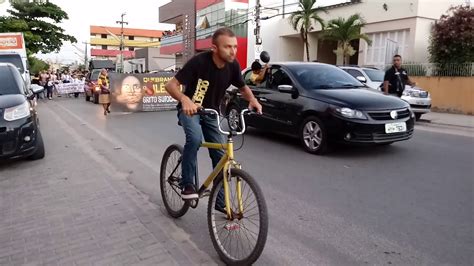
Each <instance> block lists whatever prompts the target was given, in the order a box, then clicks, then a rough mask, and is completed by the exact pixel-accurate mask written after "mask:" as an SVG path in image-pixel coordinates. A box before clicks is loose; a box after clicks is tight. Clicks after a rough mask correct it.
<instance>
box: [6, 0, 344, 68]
mask: <svg viewBox="0 0 474 266" xmlns="http://www.w3.org/2000/svg"><path fill="white" fill-rule="evenodd" d="M189 1H192V0H189ZM345 1H347V0H318V1H317V3H320V4H321V5H329V4H335V3H338V2H345ZM50 2H52V3H54V4H56V5H58V6H60V7H61V8H62V9H63V10H64V11H65V12H66V13H67V14H68V15H69V20H66V21H64V22H63V23H61V26H62V27H63V29H65V30H66V33H67V34H69V35H73V36H74V37H76V39H77V41H78V42H77V43H76V44H74V45H72V44H70V43H65V44H64V45H63V47H62V48H61V51H60V52H59V53H51V54H38V55H37V56H38V57H39V58H42V59H49V60H52V62H54V63H62V64H69V63H73V62H75V61H78V62H83V61H84V48H85V44H83V43H82V42H88V41H89V40H90V38H89V34H90V33H89V26H90V25H100V26H112V27H119V26H120V25H119V24H116V21H117V20H120V15H121V14H122V13H124V12H125V13H126V16H125V17H124V20H125V21H127V22H128V23H129V24H128V25H127V26H126V27H130V28H139V29H154V30H169V29H173V28H174V25H170V24H162V23H159V22H158V21H159V18H158V14H159V9H158V8H159V7H160V6H162V5H164V4H167V3H169V2H171V0H132V1H125V0H80V1H77V0H50ZM252 2H254V0H253V1H252V0H251V1H250V3H252ZM261 2H262V5H263V6H266V5H268V6H277V5H278V4H281V3H282V2H283V1H282V0H262V1H261ZM294 2H297V0H285V3H287V4H290V3H294ZM8 8H10V4H9V1H8V0H0V16H1V15H7V14H8V13H7V12H6V10H7V9H8Z"/></svg>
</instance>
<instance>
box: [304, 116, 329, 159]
mask: <svg viewBox="0 0 474 266" xmlns="http://www.w3.org/2000/svg"><path fill="white" fill-rule="evenodd" d="M299 137H300V141H301V144H302V145H303V147H304V149H305V150H306V151H307V152H309V153H312V154H318V155H322V154H325V153H326V152H327V151H328V138H327V131H326V127H325V126H324V124H323V123H322V122H321V120H320V119H319V118H317V117H315V116H309V117H307V118H306V119H304V121H303V123H301V127H300V133H299Z"/></svg>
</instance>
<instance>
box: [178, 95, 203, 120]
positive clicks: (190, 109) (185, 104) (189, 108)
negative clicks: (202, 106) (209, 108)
mask: <svg viewBox="0 0 474 266" xmlns="http://www.w3.org/2000/svg"><path fill="white" fill-rule="evenodd" d="M181 107H182V109H183V112H184V114H185V115H188V116H192V115H194V114H196V113H197V111H198V108H199V106H198V105H196V104H195V103H193V101H191V99H189V97H188V96H186V95H184V96H183V97H182V98H181Z"/></svg>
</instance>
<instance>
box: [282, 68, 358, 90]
mask: <svg viewBox="0 0 474 266" xmlns="http://www.w3.org/2000/svg"><path fill="white" fill-rule="evenodd" d="M290 71H291V72H292V73H293V75H295V76H296V79H297V80H298V82H299V83H300V84H301V85H302V86H303V87H304V88H305V89H307V90H321V89H347V88H351V89H352V88H359V87H364V85H363V84H362V83H360V82H359V81H358V80H356V79H355V78H354V77H352V76H351V75H349V74H347V73H346V72H345V71H344V70H342V69H340V68H338V67H335V66H330V65H322V64H301V65H293V66H290Z"/></svg>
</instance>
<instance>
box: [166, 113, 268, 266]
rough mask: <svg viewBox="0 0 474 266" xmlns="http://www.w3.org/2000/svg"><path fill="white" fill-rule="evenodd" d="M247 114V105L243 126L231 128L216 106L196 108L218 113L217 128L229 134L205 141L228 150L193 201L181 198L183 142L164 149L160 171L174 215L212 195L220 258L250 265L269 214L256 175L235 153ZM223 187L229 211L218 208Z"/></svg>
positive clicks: (211, 219) (211, 221) (212, 230)
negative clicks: (220, 140) (224, 124)
mask: <svg viewBox="0 0 474 266" xmlns="http://www.w3.org/2000/svg"><path fill="white" fill-rule="evenodd" d="M246 113H249V110H248V109H245V110H242V112H241V113H240V118H241V121H242V122H241V123H242V124H241V128H240V131H237V129H236V128H232V127H230V128H231V130H230V131H224V130H223V129H222V128H221V121H220V119H219V113H218V112H217V111H216V110H213V109H201V110H200V111H199V112H198V114H199V115H216V116H217V119H216V120H217V124H218V128H219V131H220V132H221V133H222V134H224V135H227V141H226V143H223V144H222V143H208V142H203V143H202V144H201V147H204V148H209V149H224V150H225V154H224V156H223V157H222V159H221V160H220V162H219V163H218V165H217V166H216V167H215V168H214V169H213V171H212V172H211V173H210V174H209V176H208V177H207V179H206V180H205V181H204V183H203V184H202V186H201V187H200V188H199V189H198V190H197V191H198V194H199V198H198V199H196V200H190V201H189V200H183V199H181V190H180V183H179V182H180V179H181V167H180V166H181V160H182V153H183V147H182V146H180V145H178V144H173V145H171V146H169V147H168V148H167V149H166V151H165V153H164V155H163V159H162V162H161V171H160V189H161V195H162V199H163V203H164V205H165V208H166V210H167V212H168V213H169V215H170V216H171V217H173V218H179V217H181V216H183V215H184V214H186V212H187V211H188V209H189V207H191V208H196V207H197V205H198V202H199V199H202V198H204V197H206V196H209V203H208V204H209V205H208V208H207V218H208V228H209V234H210V236H211V240H212V244H213V246H214V248H215V249H216V251H217V253H218V254H219V257H220V258H221V259H222V260H223V261H224V262H225V263H226V264H230V265H249V264H252V263H253V262H255V261H256V260H257V259H258V257H259V256H260V255H261V253H262V251H263V248H264V246H265V242H266V239H267V233H268V214H267V207H266V203H265V199H264V197H263V194H262V191H261V189H260V187H259V186H258V184H257V182H256V181H255V180H254V178H253V177H252V176H251V175H249V174H248V173H246V172H245V171H243V170H242V167H241V165H240V164H239V163H237V162H236V161H235V158H234V142H233V137H234V136H237V135H242V134H244V132H245V120H244V114H246ZM215 179H216V183H215V184H214V185H213V186H212V190H211V191H210V193H209V190H208V187H209V186H210V185H211V183H213V181H214V180H215ZM195 184H196V188H197V187H199V177H198V173H197V169H196V175H195ZM222 187H224V199H225V214H223V213H222V212H220V211H219V210H216V209H215V208H214V206H215V204H216V200H217V195H218V193H219V191H220V190H221V188H222ZM244 242H245V243H244Z"/></svg>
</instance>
